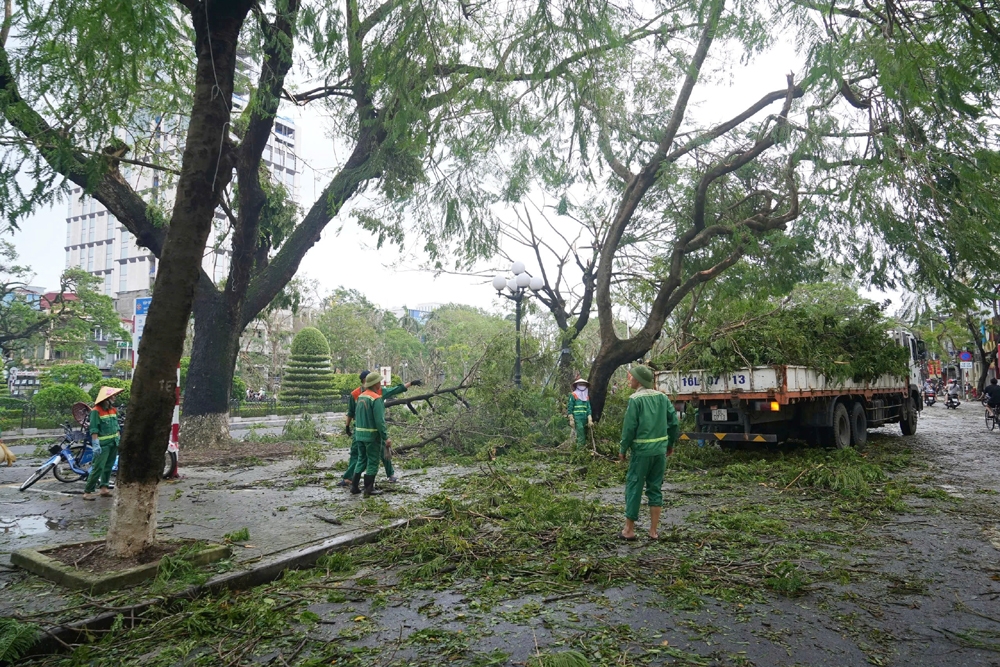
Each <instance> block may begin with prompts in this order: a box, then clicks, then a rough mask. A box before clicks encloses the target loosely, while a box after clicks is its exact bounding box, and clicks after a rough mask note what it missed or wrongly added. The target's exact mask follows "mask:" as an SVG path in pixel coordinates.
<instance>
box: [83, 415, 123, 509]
mask: <svg viewBox="0 0 1000 667" xmlns="http://www.w3.org/2000/svg"><path fill="white" fill-rule="evenodd" d="M95 435H96V436H97V440H98V442H100V443H101V453H100V454H98V455H97V456H95V457H94V460H93V461H92V462H91V464H90V475H88V476H87V485H86V486H85V487H84V489H83V491H84V493H93V492H94V490H95V489H96V488H97V487H98V485H100V486H101V487H102V488H103V487H106V486H107V485H108V482H109V481H110V479H111V469H112V468H114V467H115V459H116V458H117V457H118V411H117V410H115V409H114V408H111V409H109V410H104V409H102V408H100V407H96V408H94V409H93V410H91V411H90V437H91V440H93V438H94V436H95Z"/></svg>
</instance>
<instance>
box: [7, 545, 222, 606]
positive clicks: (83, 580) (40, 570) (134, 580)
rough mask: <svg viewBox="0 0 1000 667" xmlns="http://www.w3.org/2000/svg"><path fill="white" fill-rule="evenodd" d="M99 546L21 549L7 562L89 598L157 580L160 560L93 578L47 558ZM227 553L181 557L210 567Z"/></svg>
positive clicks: (215, 549)
mask: <svg viewBox="0 0 1000 667" xmlns="http://www.w3.org/2000/svg"><path fill="white" fill-rule="evenodd" d="M101 544H104V540H91V541H89V542H79V543H77V544H73V545H66V544H60V545H58V546H54V547H48V548H46V549H37V550H36V549H21V550H20V551H15V552H14V553H12V554H11V555H10V562H11V564H13V565H17V566H18V567H21V568H23V569H25V570H27V571H28V572H32V573H33V574H37V575H38V576H39V577H42V578H43V579H48V580H49V581H54V582H56V583H57V584H59V585H60V586H65V587H66V588H69V589H72V590H82V591H87V592H88V593H90V594H91V595H99V594H100V593H107V592H108V591H113V590H117V589H120V588H128V587H130V586H135V585H136V584H140V583H142V582H143V581H146V580H147V579H152V578H153V577H155V576H156V572H157V571H158V569H159V567H160V559H159V558H157V559H156V560H155V561H153V562H151V563H146V564H145V565H139V566H137V567H133V568H129V569H127V570H119V571H117V572H104V573H101V574H95V573H93V572H86V571H81V570H78V569H76V568H74V567H72V566H69V565H65V564H63V563H61V562H59V561H57V560H55V559H54V558H50V557H49V556H47V555H46V553H47V552H49V551H52V550H54V549H61V548H63V547H66V546H84V545H94V546H95V547H96V546H99V545H101ZM230 553H232V550H231V549H230V548H229V547H228V546H226V545H224V544H213V545H209V546H208V548H206V549H202V550H201V551H199V552H197V553H193V554H189V555H187V556H184V560H186V561H188V562H189V563H191V564H192V565H208V564H209V563H214V562H215V561H217V560H222V559H223V558H225V557H227V556H229V555H230Z"/></svg>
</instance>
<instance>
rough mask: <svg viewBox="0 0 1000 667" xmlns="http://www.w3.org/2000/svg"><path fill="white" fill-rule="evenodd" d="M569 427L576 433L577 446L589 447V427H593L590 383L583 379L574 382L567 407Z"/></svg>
mask: <svg viewBox="0 0 1000 667" xmlns="http://www.w3.org/2000/svg"><path fill="white" fill-rule="evenodd" d="M566 413H567V414H568V415H569V425H570V428H573V429H574V430H575V431H576V446H577V447H586V446H587V427H588V426H592V425H593V423H594V422H593V417H591V410H590V383H589V382H587V381H586V380H585V379H583V378H577V379H575V380H573V391H572V392H570V395H569V403H568V404H567V405H566Z"/></svg>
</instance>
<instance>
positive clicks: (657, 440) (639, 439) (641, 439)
mask: <svg viewBox="0 0 1000 667" xmlns="http://www.w3.org/2000/svg"><path fill="white" fill-rule="evenodd" d="M668 439H670V436H669V435H665V436H663V437H662V438H637V439H635V440H633V441H632V442H641V443H646V442H663V441H664V440H668Z"/></svg>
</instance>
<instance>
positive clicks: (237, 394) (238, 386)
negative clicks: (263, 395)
mask: <svg viewBox="0 0 1000 667" xmlns="http://www.w3.org/2000/svg"><path fill="white" fill-rule="evenodd" d="M229 395H230V396H232V397H233V398H238V399H240V400H243V398H244V397H245V396H246V395H247V383H246V381H244V380H243V378H241V377H240V376H239V375H234V376H233V386H232V387H231V388H230V394H229Z"/></svg>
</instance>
